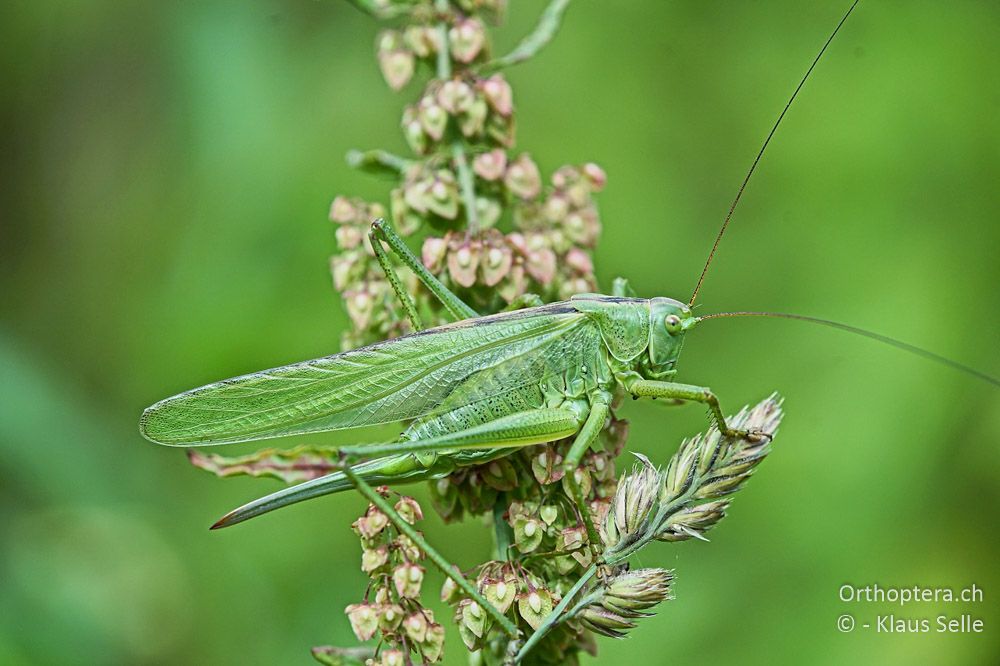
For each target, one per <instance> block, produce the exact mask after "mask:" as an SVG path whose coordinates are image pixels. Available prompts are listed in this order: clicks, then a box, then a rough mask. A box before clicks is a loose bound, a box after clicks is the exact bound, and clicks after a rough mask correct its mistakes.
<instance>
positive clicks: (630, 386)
mask: <svg viewBox="0 0 1000 666" xmlns="http://www.w3.org/2000/svg"><path fill="white" fill-rule="evenodd" d="M625 390H626V391H628V392H629V393H630V394H632V395H633V396H634V397H636V398H668V399H671V400H690V401H694V402H700V403H702V404H705V405H708V411H709V415H710V417H711V419H712V421H714V422H715V426H716V427H717V428H718V429H719V432H721V433H722V434H723V435H725V436H726V437H742V438H746V439H750V440H751V441H754V440H757V439H759V436H758V435H755V434H754V433H750V432H743V431H741V430H736V429H734V428H730V427H729V425H728V424H727V423H726V417H725V416H724V415H723V414H722V409H721V408H720V407H719V398H718V397H716V395H715V394H714V393H712V389H710V388H708V387H707V386H695V385H693V384H680V383H677V382H658V381H655V380H652V379H635V380H632V381H631V382H627V383H626V385H625Z"/></svg>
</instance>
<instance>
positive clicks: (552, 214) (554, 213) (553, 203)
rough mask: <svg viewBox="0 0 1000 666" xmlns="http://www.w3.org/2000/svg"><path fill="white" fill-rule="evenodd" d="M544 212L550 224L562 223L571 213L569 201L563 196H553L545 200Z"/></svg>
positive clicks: (556, 194)
mask: <svg viewBox="0 0 1000 666" xmlns="http://www.w3.org/2000/svg"><path fill="white" fill-rule="evenodd" d="M542 211H543V213H544V214H545V219H547V220H548V221H549V222H561V221H562V220H564V219H565V218H566V215H567V213H569V200H567V199H566V197H564V196H563V195H561V194H558V193H555V194H552V195H550V196H549V198H548V199H546V200H545V205H544V206H543V207H542Z"/></svg>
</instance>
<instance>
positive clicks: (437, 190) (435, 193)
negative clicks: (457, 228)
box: [426, 169, 459, 220]
mask: <svg viewBox="0 0 1000 666" xmlns="http://www.w3.org/2000/svg"><path fill="white" fill-rule="evenodd" d="M428 194H429V196H428V197H427V199H426V201H427V208H428V209H429V210H430V211H431V212H432V213H435V214H436V215H440V216H441V217H443V218H445V219H447V220H454V219H455V218H456V217H457V216H458V200H459V195H458V182H457V181H456V180H455V174H453V173H452V172H450V171H447V170H445V169H440V170H438V171H436V172H434V180H433V181H432V182H431V184H430V188H429V190H428Z"/></svg>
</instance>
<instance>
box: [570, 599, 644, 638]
mask: <svg viewBox="0 0 1000 666" xmlns="http://www.w3.org/2000/svg"><path fill="white" fill-rule="evenodd" d="M577 617H578V618H579V619H580V623H581V624H582V625H583V626H584V627H586V628H587V629H590V630H591V631H593V632H595V633H598V634H601V635H602V636H609V637H611V638H624V637H625V632H626V631H628V630H629V629H634V628H635V622H633V621H632V620H629V619H627V618H625V617H622V616H621V615H620V614H618V613H616V612H614V611H609V610H608V609H606V608H604V607H602V606H588V607H587V608H585V609H583V610H582V611H580V614H579V615H577Z"/></svg>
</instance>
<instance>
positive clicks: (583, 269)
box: [563, 247, 594, 276]
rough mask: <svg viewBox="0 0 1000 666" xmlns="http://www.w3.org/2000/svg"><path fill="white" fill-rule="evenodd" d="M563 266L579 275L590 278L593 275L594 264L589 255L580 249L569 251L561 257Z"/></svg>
mask: <svg viewBox="0 0 1000 666" xmlns="http://www.w3.org/2000/svg"><path fill="white" fill-rule="evenodd" d="M563 264H565V265H566V266H568V267H569V268H571V269H572V270H573V271H575V272H576V273H579V274H580V275H584V276H591V275H593V274H594V262H593V261H591V259H590V255H589V254H587V253H586V252H585V251H583V250H581V249H580V248H576V247H574V248H572V249H570V251H569V252H567V253H566V256H565V257H563Z"/></svg>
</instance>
